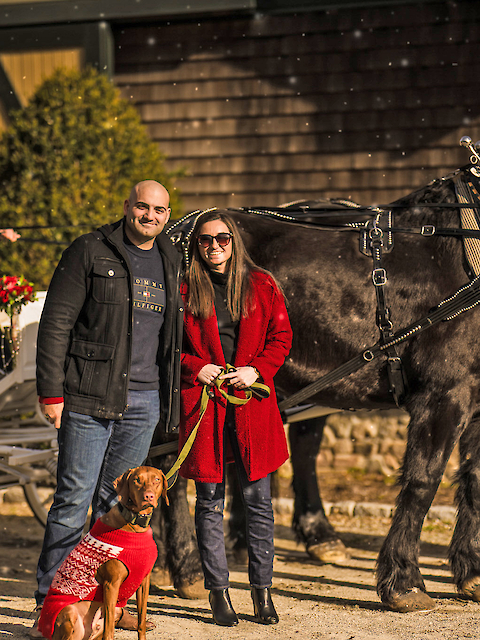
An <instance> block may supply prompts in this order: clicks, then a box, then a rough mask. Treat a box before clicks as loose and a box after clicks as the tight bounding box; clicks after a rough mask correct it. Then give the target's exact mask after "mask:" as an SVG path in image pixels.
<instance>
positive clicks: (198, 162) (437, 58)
mask: <svg viewBox="0 0 480 640" xmlns="http://www.w3.org/2000/svg"><path fill="white" fill-rule="evenodd" d="M479 45H480V3H479V2H478V1H477V0H463V1H461V0H459V1H457V2H453V1H444V0H441V1H439V0H425V1H423V2H412V1H407V0H403V1H400V0H398V1H397V0H383V1H381V0H357V1H356V2H353V1H351V0H337V1H333V0H316V1H315V0H310V1H309V0H296V1H295V0H195V1H194V2H192V1H191V0H165V1H162V0H142V1H141V2H131V1H128V0H96V1H95V2H91V1H89V0H76V1H73V0H54V1H49V2H44V1H43V0H38V1H37V2H28V1H25V2H16V3H8V2H6V1H5V0H0V62H1V66H0V97H1V99H2V102H3V117H4V118H5V119H6V118H7V113H8V110H9V109H10V108H11V107H12V106H15V104H22V103H23V102H24V101H25V100H26V99H28V96H29V95H30V93H31V91H33V89H34V87H35V86H36V84H38V82H39V81H41V80H42V79H43V78H44V77H45V76H46V75H48V73H49V72H50V70H51V69H52V67H54V66H59V65H62V66H65V65H67V66H82V65H84V64H93V65H96V66H97V67H98V68H100V69H101V70H102V71H105V72H106V73H109V75H110V76H111V78H112V80H113V81H114V82H115V83H116V84H117V86H118V87H119V88H120V90H121V92H122V94H123V96H124V97H125V98H126V99H128V100H130V101H132V102H133V103H134V104H135V105H136V107H137V108H138V110H139V112H140V114H141V117H142V119H143V121H144V122H145V124H146V125H147V127H148V130H149V132H150V135H151V137H152V138H153V139H154V140H155V141H157V142H158V144H159V146H160V148H161V150H162V151H163V152H165V153H166V154H167V156H168V163H170V166H171V167H177V166H182V167H185V168H186V169H187V176H186V177H185V178H183V179H182V180H181V181H180V182H179V185H178V186H179V187H180V189H181V191H182V194H183V202H184V206H185V211H184V212H187V211H190V210H193V209H197V208H206V207H210V206H255V205H266V206H274V205H278V204H280V203H283V202H288V201H291V200H296V199H299V198H316V197H337V196H341V197H350V198H352V199H353V200H356V201H358V202H360V203H363V204H371V203H385V202H390V201H392V200H394V199H395V198H397V197H399V196H401V195H403V194H405V193H408V192H409V191H412V190H413V189H415V188H416V187H419V186H421V185H423V184H425V183H427V182H428V181H429V180H431V179H432V178H434V177H437V176H439V175H442V174H445V173H448V172H449V171H450V170H452V169H454V168H456V167H458V166H460V165H462V164H464V163H466V162H467V160H468V153H467V152H466V151H465V149H463V148H460V147H459V146H458V141H459V139H460V137H461V136H463V135H470V136H471V137H472V138H473V139H474V140H476V139H477V138H480V92H479V90H478V88H477V86H476V80H477V76H478V74H477V73H476V72H477V69H479V66H480V62H479V60H478V53H479V51H480V46H479ZM168 163H167V165H168ZM184 212H179V213H184Z"/></svg>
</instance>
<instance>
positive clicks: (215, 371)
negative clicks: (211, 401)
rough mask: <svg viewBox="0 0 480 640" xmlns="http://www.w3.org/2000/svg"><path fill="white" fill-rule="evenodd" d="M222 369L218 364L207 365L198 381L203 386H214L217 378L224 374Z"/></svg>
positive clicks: (200, 372) (200, 373)
mask: <svg viewBox="0 0 480 640" xmlns="http://www.w3.org/2000/svg"><path fill="white" fill-rule="evenodd" d="M222 371H223V369H222V367H219V366H218V365H216V364H206V365H205V366H204V367H202V368H201V369H200V371H199V372H198V375H197V380H198V381H199V382H200V383H201V384H212V383H213V381H214V380H215V378H216V377H217V376H218V375H220V373H222Z"/></svg>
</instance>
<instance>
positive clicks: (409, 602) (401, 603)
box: [385, 587, 435, 613]
mask: <svg viewBox="0 0 480 640" xmlns="http://www.w3.org/2000/svg"><path fill="white" fill-rule="evenodd" d="M385 604H386V605H387V606H388V607H389V608H390V609H392V611H398V613H408V612H409V611H430V610H431V609H435V601H434V600H432V598H430V596H429V595H428V594H426V593H425V591H422V590H421V589H419V588H418V587H413V589H409V590H408V591H406V592H405V593H397V594H395V595H394V596H393V597H392V598H391V600H389V601H388V602H387V603H385Z"/></svg>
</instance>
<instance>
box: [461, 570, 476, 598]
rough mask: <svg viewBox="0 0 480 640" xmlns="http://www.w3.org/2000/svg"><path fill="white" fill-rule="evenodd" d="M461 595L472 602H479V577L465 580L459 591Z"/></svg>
mask: <svg viewBox="0 0 480 640" xmlns="http://www.w3.org/2000/svg"><path fill="white" fill-rule="evenodd" d="M460 591H461V593H463V594H464V595H465V596H468V597H469V598H471V599H472V600H473V601H474V602H480V576H475V578H470V580H465V582H464V583H463V584H462V587H461V589H460Z"/></svg>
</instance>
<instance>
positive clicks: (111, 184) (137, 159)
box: [0, 69, 180, 290]
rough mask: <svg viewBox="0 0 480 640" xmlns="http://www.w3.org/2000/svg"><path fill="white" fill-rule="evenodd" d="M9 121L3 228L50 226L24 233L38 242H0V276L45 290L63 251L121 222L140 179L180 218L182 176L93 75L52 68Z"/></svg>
mask: <svg viewBox="0 0 480 640" xmlns="http://www.w3.org/2000/svg"><path fill="white" fill-rule="evenodd" d="M10 115H11V125H10V126H9V128H8V129H7V130H6V131H5V132H4V133H3V134H2V136H1V138H0V221H1V222H0V226H1V227H2V228H4V227H13V228H14V229H15V228H18V227H25V226H29V225H32V226H35V225H39V226H49V227H51V228H50V229H48V230H40V229H36V230H32V231H26V230H24V231H21V233H22V236H23V237H24V239H26V238H27V237H35V238H37V239H38V241H37V242H27V241H25V240H23V241H22V240H19V241H18V242H16V243H13V244H12V243H10V242H8V241H7V240H5V239H2V238H0V274H8V275H20V274H24V275H25V276H26V277H27V279H28V280H30V281H33V282H34V283H35V286H36V289H37V290H41V289H46V288H47V286H48V283H49V281H50V278H51V275H52V273H53V269H54V268H55V266H56V264H57V262H58V260H59V258H60V255H61V252H62V251H63V249H64V248H65V246H66V245H67V244H69V243H70V242H71V241H72V240H73V239H74V238H76V237H77V236H79V235H81V234H82V233H86V232H88V231H90V230H92V229H94V228H97V227H98V226H101V225H102V224H104V223H105V222H113V221H114V220H117V219H119V218H120V217H121V216H122V215H123V201H124V200H125V198H127V197H128V195H129V193H130V189H131V187H132V186H133V185H134V184H135V183H137V182H139V181H140V180H144V179H153V180H157V181H158V182H161V183H162V184H164V185H165V186H166V187H167V189H168V190H169V191H170V194H171V196H172V201H171V206H172V211H173V216H175V215H176V216H177V217H178V216H179V215H180V203H179V195H178V193H177V191H176V190H175V187H174V186H173V185H174V181H175V178H176V177H177V176H178V175H180V172H169V171H167V170H166V169H165V156H164V155H163V154H162V153H161V152H160V151H159V149H158V147H157V145H156V143H154V142H153V141H151V140H150V139H149V137H148V134H147V132H146V129H145V126H144V125H143V123H142V122H141V120H140V117H139V115H138V113H137V111H136V110H135V108H134V107H133V106H131V105H130V104H129V103H128V102H127V101H126V100H124V99H122V98H121V97H120V94H119V91H118V89H116V88H115V87H114V86H113V85H112V84H111V83H110V82H109V80H108V79H107V78H106V77H105V76H103V75H101V74H99V73H98V72H97V71H95V70H93V69H86V70H84V71H81V72H79V71H67V70H63V69H60V70H58V71H56V72H55V73H54V74H53V75H52V76H51V77H50V78H49V79H48V80H46V81H45V82H44V83H43V84H42V85H41V86H40V87H39V89H38V90H37V91H36V93H35V94H34V95H33V97H32V99H31V100H30V102H29V104H28V105H27V106H26V107H25V108H23V109H20V110H18V111H15V112H13V113H11V114H10ZM71 225H74V226H73V227H72V226H71ZM75 225H78V226H75ZM58 243H62V244H58Z"/></svg>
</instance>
